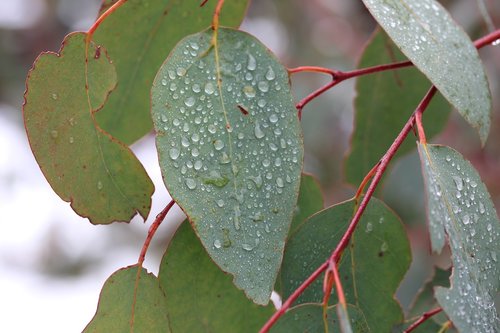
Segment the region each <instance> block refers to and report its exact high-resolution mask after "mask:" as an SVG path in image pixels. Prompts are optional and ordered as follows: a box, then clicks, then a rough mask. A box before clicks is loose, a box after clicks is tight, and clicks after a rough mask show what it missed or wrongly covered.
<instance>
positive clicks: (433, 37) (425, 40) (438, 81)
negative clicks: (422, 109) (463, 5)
mask: <svg viewBox="0 0 500 333" xmlns="http://www.w3.org/2000/svg"><path fill="white" fill-rule="evenodd" d="M363 2H364V3H365V5H366V7H367V8H368V10H369V11H370V12H371V14H372V15H373V17H374V18H375V20H377V22H378V23H379V24H380V25H381V26H382V28H384V30H385V31H386V32H387V33H388V34H389V36H390V37H391V39H392V40H393V41H394V42H395V43H396V45H397V46H398V47H399V48H400V49H401V51H403V53H404V54H405V55H406V56H407V57H408V58H409V59H410V60H411V61H412V62H413V64H414V65H415V66H416V67H417V68H418V69H420V70H421V71H422V73H424V74H425V75H426V76H427V77H428V78H429V80H431V82H432V83H433V84H434V85H435V86H436V87H437V88H438V89H439V91H440V92H441V93H442V94H443V96H444V97H445V98H446V99H447V100H448V101H449V102H450V103H451V104H452V105H453V106H454V107H455V108H456V109H457V110H458V112H460V114H461V115H462V116H463V117H464V118H465V119H466V120H467V121H468V122H469V123H470V124H471V125H472V126H473V127H474V128H476V129H477V130H478V132H479V137H480V138H481V142H482V143H483V144H484V143H485V142H486V139H487V137H488V132H489V130H490V113H491V96H490V91H489V88H488V82H487V80H486V75H485V73H484V69H483V66H482V65H481V60H480V59H479V55H478V53H477V50H476V48H475V47H474V45H473V44H472V42H471V40H470V38H469V37H468V36H467V34H466V33H465V32H464V31H463V30H462V28H461V27H460V26H458V25H457V24H456V23H455V22H454V21H453V19H452V18H451V17H450V15H449V14H448V12H447V11H446V10H445V9H444V8H443V7H442V6H441V5H440V4H439V3H438V2H437V1H435V0H421V1H408V0H363Z"/></svg>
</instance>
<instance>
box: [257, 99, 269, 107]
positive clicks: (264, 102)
mask: <svg viewBox="0 0 500 333" xmlns="http://www.w3.org/2000/svg"><path fill="white" fill-rule="evenodd" d="M266 104H267V102H266V100H264V99H259V101H258V102H257V105H258V106H260V107H261V108H263V107H264V106H266Z"/></svg>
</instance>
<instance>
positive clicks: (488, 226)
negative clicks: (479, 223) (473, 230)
mask: <svg viewBox="0 0 500 333" xmlns="http://www.w3.org/2000/svg"><path fill="white" fill-rule="evenodd" d="M491 229H493V227H492V225H491V223H488V225H487V226H486V230H488V231H491Z"/></svg>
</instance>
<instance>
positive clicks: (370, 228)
mask: <svg viewBox="0 0 500 333" xmlns="http://www.w3.org/2000/svg"><path fill="white" fill-rule="evenodd" d="M372 230H373V225H372V224H371V222H368V223H367V224H366V229H365V232H366V233H370V232H372Z"/></svg>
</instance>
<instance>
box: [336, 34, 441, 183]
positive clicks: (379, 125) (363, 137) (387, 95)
mask: <svg viewBox="0 0 500 333" xmlns="http://www.w3.org/2000/svg"><path fill="white" fill-rule="evenodd" d="M404 60H407V59H406V57H405V56H404V55H403V54H402V53H401V51H399V49H398V48H397V47H396V45H394V43H393V42H392V41H391V40H390V38H389V37H388V36H387V35H386V34H385V32H384V31H382V30H380V29H379V30H378V31H377V32H376V33H375V34H374V35H373V37H372V39H371V40H370V42H369V43H368V45H367V46H366V48H365V50H364V52H363V55H362V56H361V59H360V61H359V64H358V67H359V68H365V67H370V66H376V65H380V64H387V63H391V62H396V61H404ZM430 86H431V84H430V82H429V80H428V79H427V78H426V77H425V76H424V75H423V74H422V73H420V72H419V71H418V70H417V69H416V68H413V67H408V68H403V69H399V70H397V71H386V72H378V73H374V74H371V75H364V76H361V77H359V78H358V79H357V80H356V91H357V96H356V99H355V100H354V106H355V109H356V114H355V117H354V118H355V120H354V132H353V134H352V137H351V150H350V152H349V155H348V156H347V159H346V161H345V165H344V169H345V175H346V179H347V181H348V182H349V183H351V184H353V185H354V186H357V185H359V184H360V183H361V181H362V180H363V178H364V177H365V175H366V174H367V173H368V172H369V171H370V170H371V168H373V166H374V165H375V164H376V163H377V162H378V161H379V160H380V158H381V157H382V156H383V155H384V153H385V152H386V151H387V149H388V148H389V147H390V145H391V144H392V142H393V141H394V139H395V138H396V137H397V135H398V133H399V131H400V130H401V128H402V127H403V126H404V124H405V123H406V121H407V120H408V118H409V117H410V115H411V113H412V112H413V111H414V110H415V108H416V107H417V105H418V103H419V102H420V100H421V99H422V98H423V96H424V95H425V93H426V92H427V90H428V89H429V87H430ZM449 113H450V106H449V105H448V103H447V102H446V100H445V99H444V98H443V97H442V96H441V94H437V95H436V96H435V97H434V98H433V100H432V101H431V103H430V104H429V107H428V108H427V110H426V112H425V117H423V122H424V127H425V134H426V135H427V137H428V138H432V137H433V136H434V135H436V134H437V133H439V132H441V131H442V130H443V128H444V126H445V124H446V121H447V119H448V115H449ZM413 149H415V139H414V136H413V135H410V136H409V137H408V138H407V139H406V140H405V141H404V143H403V144H402V145H401V147H400V148H399V150H398V153H397V155H396V156H395V159H397V158H399V157H401V156H403V154H406V153H407V152H409V151H411V150H413Z"/></svg>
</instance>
